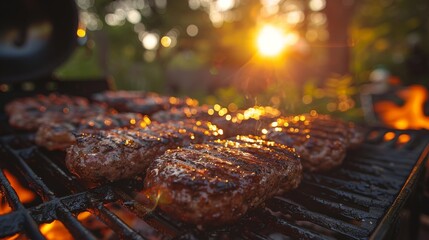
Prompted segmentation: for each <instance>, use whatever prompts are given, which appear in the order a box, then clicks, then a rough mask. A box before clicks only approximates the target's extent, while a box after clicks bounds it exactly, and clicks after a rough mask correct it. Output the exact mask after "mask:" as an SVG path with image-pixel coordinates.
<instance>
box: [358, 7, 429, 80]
mask: <svg viewBox="0 0 429 240" xmlns="http://www.w3.org/2000/svg"><path fill="white" fill-rule="evenodd" d="M428 11H429V1H426V0H380V1H370V0H364V1H362V3H361V4H360V7H359V9H358V10H357V11H356V14H355V16H354V19H353V23H352V25H351V33H352V36H353V42H354V45H353V46H354V47H353V55H352V58H351V59H352V69H353V71H354V72H355V73H356V74H357V75H356V76H357V79H358V80H359V81H360V82H365V81H367V80H368V78H369V74H370V72H371V71H372V70H374V69H375V68H376V67H379V66H383V67H384V68H386V69H388V70H389V71H390V72H391V74H393V75H396V76H398V77H400V79H401V80H402V82H403V83H405V84H410V83H420V84H425V85H426V86H428V85H429V72H428V70H427V69H429V66H428V62H427V60H425V59H427V54H428V52H429V28H428V27H427V26H429V18H428V17H427V12H428ZM425 69H426V70H425ZM417 75H418V76H417Z"/></svg>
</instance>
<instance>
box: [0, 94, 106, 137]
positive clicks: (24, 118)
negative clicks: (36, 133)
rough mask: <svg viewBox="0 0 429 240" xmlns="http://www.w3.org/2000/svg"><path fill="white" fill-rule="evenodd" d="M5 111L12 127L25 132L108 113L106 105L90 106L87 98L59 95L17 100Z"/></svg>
mask: <svg viewBox="0 0 429 240" xmlns="http://www.w3.org/2000/svg"><path fill="white" fill-rule="evenodd" d="M5 110H6V112H7V113H8V115H9V123H10V125H11V126H13V127H15V128H19V129H24V130H37V129H38V128H39V127H40V125H42V124H45V123H47V122H73V123H76V122H78V121H79V120H80V119H81V118H84V117H88V116H95V115H97V114H101V113H105V112H106V111H107V110H106V108H105V106H104V105H100V104H97V105H90V104H89V103H88V100H86V99H85V98H82V97H72V96H66V95H57V94H51V95H48V96H45V95H37V96H35V97H28V98H20V99H16V100H14V101H12V102H10V103H8V104H7V105H6V108H5Z"/></svg>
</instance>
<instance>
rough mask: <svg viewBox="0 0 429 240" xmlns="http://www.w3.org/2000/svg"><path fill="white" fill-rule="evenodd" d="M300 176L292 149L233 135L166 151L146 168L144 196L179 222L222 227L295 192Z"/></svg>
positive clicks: (297, 162)
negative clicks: (289, 191)
mask: <svg viewBox="0 0 429 240" xmlns="http://www.w3.org/2000/svg"><path fill="white" fill-rule="evenodd" d="M301 174H302V167H301V163H300V160H299V158H298V156H297V155H296V154H295V153H294V150H293V149H292V148H289V147H286V146H284V145H281V144H278V143H274V142H269V141H264V140H261V139H259V138H254V137H236V138H233V139H230V140H216V141H211V142H207V143H204V144H192V145H190V146H189V147H185V148H180V149H174V150H168V151H167V152H166V153H165V154H163V155H161V156H160V157H158V158H157V159H156V160H155V161H153V163H152V164H151V165H150V167H149V169H148V171H147V174H146V178H145V188H146V190H145V195H146V196H147V197H149V199H155V200H158V201H157V202H158V206H159V207H160V208H161V210H163V211H164V212H166V213H167V214H169V215H170V216H172V217H174V218H176V219H179V220H181V221H184V222H189V223H193V224H197V225H203V226H207V225H212V226H213V225H222V224H225V223H230V222H233V221H235V220H237V219H238V218H240V217H241V216H242V215H244V214H245V213H246V212H247V210H248V209H251V208H254V207H256V206H258V205H260V204H261V203H262V202H264V201H265V200H267V199H268V198H271V197H272V196H274V195H276V194H281V193H283V192H284V191H288V190H291V189H294V188H296V187H297V186H298V184H299V183H300V181H301Z"/></svg>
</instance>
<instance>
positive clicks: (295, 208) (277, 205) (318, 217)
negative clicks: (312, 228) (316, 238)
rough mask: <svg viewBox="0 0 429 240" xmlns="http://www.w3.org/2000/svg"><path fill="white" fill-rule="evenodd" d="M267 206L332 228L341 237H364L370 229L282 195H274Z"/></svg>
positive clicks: (293, 216) (293, 217)
mask: <svg viewBox="0 0 429 240" xmlns="http://www.w3.org/2000/svg"><path fill="white" fill-rule="evenodd" d="M267 206H268V207H269V208H270V209H271V210H273V211H281V212H282V213H283V214H290V215H291V216H292V219H294V220H298V221H299V220H306V221H311V222H312V223H315V224H318V225H320V226H322V227H325V228H327V229H331V230H334V231H335V232H337V233H340V234H341V235H342V236H341V237H348V238H359V237H364V236H366V235H367V233H368V230H371V229H370V228H369V226H363V227H365V228H366V229H362V228H361V227H357V226H355V225H353V224H350V223H347V222H343V221H339V220H338V219H335V218H331V217H330V216H327V215H325V214H321V213H318V212H315V211H311V210H308V209H307V208H306V207H305V206H301V205H299V204H298V203H296V202H293V201H291V200H289V199H285V198H282V197H275V198H274V199H273V200H272V201H269V202H268V204H267ZM356 222H357V221H356ZM356 222H354V223H355V224H356V225H362V224H360V223H356Z"/></svg>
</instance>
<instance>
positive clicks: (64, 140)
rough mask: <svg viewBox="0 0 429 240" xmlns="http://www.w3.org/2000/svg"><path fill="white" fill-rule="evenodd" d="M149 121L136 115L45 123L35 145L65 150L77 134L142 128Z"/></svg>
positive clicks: (101, 116) (109, 115)
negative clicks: (74, 121)
mask: <svg viewBox="0 0 429 240" xmlns="http://www.w3.org/2000/svg"><path fill="white" fill-rule="evenodd" d="M148 124H150V119H149V118H148V117H147V116H143V115H141V114H138V113H118V114H107V115H104V114H102V115H98V116H95V117H88V118H84V119H81V120H80V121H79V122H77V123H69V122H63V123H47V124H43V125H42V126H41V127H40V128H39V129H38V131H37V133H36V144H37V145H39V146H43V147H45V148H47V149H49V150H65V149H66V148H68V147H70V146H71V145H72V144H74V143H75V142H76V138H75V134H77V133H95V132H96V131H99V130H107V129H113V128H134V127H137V128H144V127H146V126H147V125H148Z"/></svg>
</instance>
